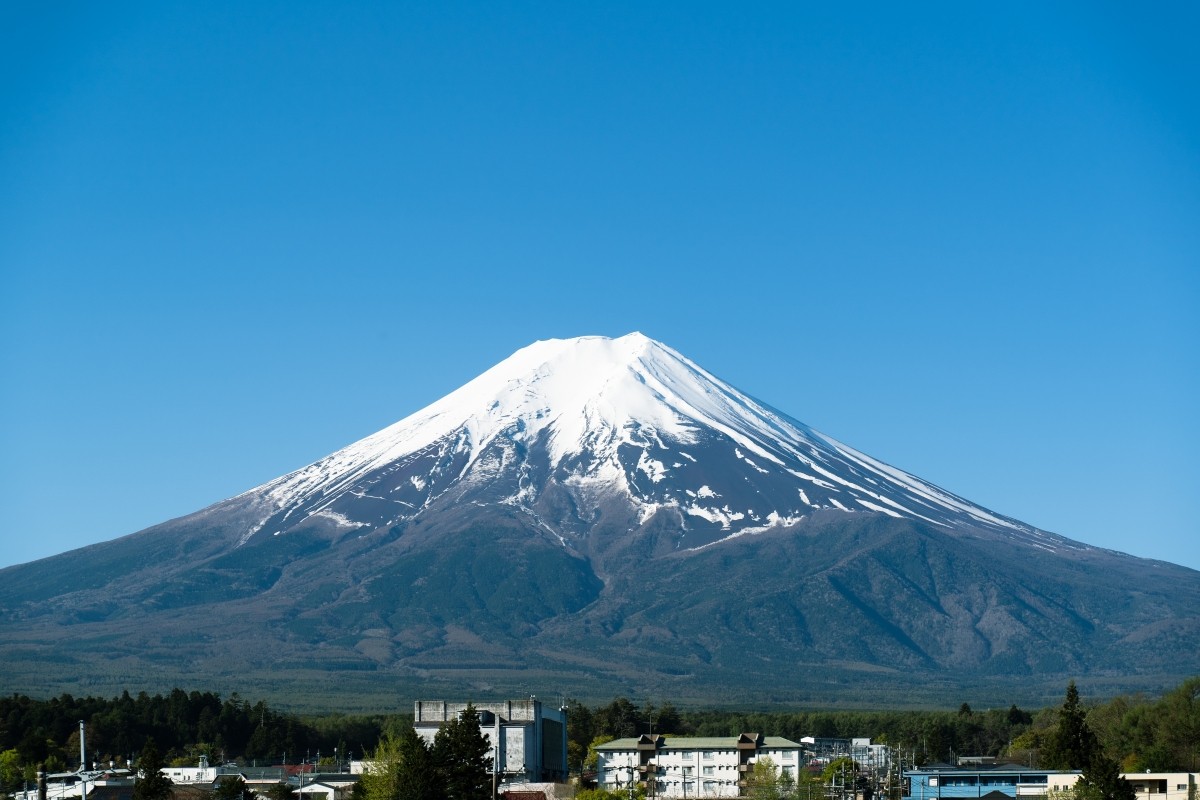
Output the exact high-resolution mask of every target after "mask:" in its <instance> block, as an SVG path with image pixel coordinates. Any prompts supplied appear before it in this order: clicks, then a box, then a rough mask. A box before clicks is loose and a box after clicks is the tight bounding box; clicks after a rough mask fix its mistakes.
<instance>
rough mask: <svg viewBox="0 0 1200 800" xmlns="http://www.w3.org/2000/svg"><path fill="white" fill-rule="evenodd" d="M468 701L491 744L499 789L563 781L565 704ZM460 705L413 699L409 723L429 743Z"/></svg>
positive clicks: (462, 708)
mask: <svg viewBox="0 0 1200 800" xmlns="http://www.w3.org/2000/svg"><path fill="white" fill-rule="evenodd" d="M472 705H474V707H475V710H476V711H478V712H479V729H480V732H481V733H483V735H484V736H485V737H486V738H487V740H488V744H489V745H490V747H491V750H490V751H489V753H488V755H489V757H491V759H492V768H493V772H494V778H495V782H496V784H497V786H498V787H499V788H500V789H503V788H505V787H516V786H521V785H527V784H540V783H556V782H565V781H566V780H567V710H566V708H555V707H552V706H546V705H545V704H543V703H542V702H541V701H540V700H538V699H537V698H535V697H531V698H529V699H528V700H517V701H507V702H503V703H473V704H472ZM466 708H467V704H466V703H447V702H445V701H444V700H433V701H430V700H418V701H417V702H416V703H415V704H414V706H413V727H414V728H415V729H416V731H417V734H418V735H420V736H421V738H422V739H424V740H425V741H426V742H428V743H430V744H432V743H433V739H434V737H435V736H437V732H438V731H439V730H440V729H441V727H442V726H443V725H445V724H446V723H447V722H450V721H451V720H454V719H457V718H458V717H459V715H461V714H462V712H463V711H465V710H466Z"/></svg>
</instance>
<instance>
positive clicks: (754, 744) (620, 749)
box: [596, 733, 804, 797]
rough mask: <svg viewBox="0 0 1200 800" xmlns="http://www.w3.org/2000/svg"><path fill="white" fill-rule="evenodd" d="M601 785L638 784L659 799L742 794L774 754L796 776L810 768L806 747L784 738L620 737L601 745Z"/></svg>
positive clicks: (755, 735)
mask: <svg viewBox="0 0 1200 800" xmlns="http://www.w3.org/2000/svg"><path fill="white" fill-rule="evenodd" d="M596 754H597V757H598V758H597V762H596V783H597V785H599V786H601V787H602V788H604V789H609V790H612V791H623V790H626V789H629V788H630V787H634V786H641V787H644V788H645V789H646V793H647V794H648V795H655V796H658V797H739V796H741V795H743V794H744V790H745V788H746V786H747V781H748V779H749V777H750V775H751V773H752V772H753V770H754V765H755V763H757V762H758V761H759V760H761V759H762V758H764V757H766V758H770V759H771V762H772V763H773V764H774V765H775V767H776V769H777V771H778V773H779V774H780V775H784V774H787V775H790V776H791V777H792V778H793V779H794V778H796V776H797V775H798V773H799V770H800V769H802V768H803V766H804V748H803V747H802V746H801V745H800V744H799V743H797V742H793V741H791V740H790V739H784V738H782V737H778V736H763V735H762V734H758V733H743V734H742V735H741V736H737V737H713V738H708V737H693V736H646V735H643V736H641V737H638V738H628V739H617V740H615V741H612V742H608V743H606V744H602V745H599V746H598V747H597V748H596Z"/></svg>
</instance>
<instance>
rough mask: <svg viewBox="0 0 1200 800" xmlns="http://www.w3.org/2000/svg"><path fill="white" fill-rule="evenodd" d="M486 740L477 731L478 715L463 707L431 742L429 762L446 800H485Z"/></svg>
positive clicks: (488, 791) (488, 785) (488, 780)
mask: <svg viewBox="0 0 1200 800" xmlns="http://www.w3.org/2000/svg"><path fill="white" fill-rule="evenodd" d="M489 749H490V747H489V745H488V740H487V739H486V738H485V737H484V735H483V732H482V731H481V730H480V728H479V712H478V711H476V710H475V706H474V705H471V704H470V703H468V704H467V708H466V710H464V711H463V712H462V714H461V715H459V717H458V719H454V720H451V721H450V722H447V723H446V724H445V725H443V726H442V729H441V730H439V731H438V732H437V736H436V737H434V740H433V760H434V762H435V763H436V764H437V767H438V773H439V778H440V779H441V790H442V797H444V798H446V800H489V798H490V797H491V796H492V774H491V773H492V759H490V758H489V757H488V750H489Z"/></svg>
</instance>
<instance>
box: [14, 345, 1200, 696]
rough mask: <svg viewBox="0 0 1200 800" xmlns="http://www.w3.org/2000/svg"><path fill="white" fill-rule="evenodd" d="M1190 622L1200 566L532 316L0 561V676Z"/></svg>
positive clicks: (512, 661) (1128, 674)
mask: <svg viewBox="0 0 1200 800" xmlns="http://www.w3.org/2000/svg"><path fill="white" fill-rule="evenodd" d="M1197 633H1200V573H1197V572H1195V571H1192V570H1188V569H1185V568H1183V567H1179V566H1175V565H1172V564H1168V563H1164V562H1156V561H1147V560H1143V559H1137V558H1133V557H1131V556H1127V555H1123V554H1120V553H1115V552H1113V551H1109V550H1104V549H1101V548H1095V547H1090V546H1088V545H1086V544H1083V543H1080V542H1076V541H1073V540H1071V539H1067V538H1065V537H1062V536H1058V535H1055V534H1052V533H1048V532H1046V531H1042V530H1039V529H1037V528H1035V527H1033V526H1031V525H1027V524H1025V523H1022V522H1020V521H1017V520H1015V519H1011V518H1008V517H1005V516H1003V515H1001V514H998V513H995V512H992V511H989V510H987V509H984V508H982V507H980V506H978V505H976V504H974V503H971V502H970V501H968V500H965V499H963V498H961V497H958V496H956V495H954V494H952V493H950V492H948V491H946V490H944V489H940V488H938V487H937V486H934V485H933V484H930V483H928V482H926V481H924V480H921V479H920V478H917V477H915V476H913V475H910V474H908V473H906V472H903V471H902V470H899V469H897V468H895V467H892V466H889V465H887V464H884V463H882V462H880V461H877V460H876V459H873V458H871V457H870V456H867V455H865V454H863V453H861V452H859V451H857V450H855V449H853V448H851V447H848V446H846V445H844V444H842V443H840V442H838V441H836V440H835V439H832V438H830V437H829V436H826V435H824V434H822V433H819V432H817V431H815V430H813V429H812V428H810V427H808V426H806V425H804V424H802V423H800V422H798V421H796V420H794V419H792V418H791V417H789V416H787V415H786V414H784V413H782V412H780V411H777V410H775V409H773V408H771V407H770V406H767V405H765V404H763V403H761V402H759V401H757V400H755V399H753V398H751V397H749V396H747V395H746V394H744V393H742V392H740V391H738V390H737V389H736V388H734V387H732V386H730V385H728V384H726V383H724V382H723V381H721V380H719V379H718V378H716V377H715V376H713V375H712V374H710V373H709V372H707V371H705V370H704V369H703V368H701V367H700V366H698V365H697V364H695V363H694V362H692V361H690V360H689V359H687V358H685V357H684V356H682V355H680V354H679V353H677V352H676V351H674V350H672V349H671V348H669V347H667V346H665V345H663V344H661V343H659V342H656V341H654V340H652V339H649V338H647V337H645V336H643V335H641V334H638V333H633V334H629V335H627V336H623V337H620V338H616V339H609V338H604V337H582V338H577V339H567V340H550V341H541V342H536V343H534V344H532V345H530V346H528V347H526V348H524V349H522V350H519V351H517V352H516V353H515V354H513V355H512V356H511V357H509V358H508V359H506V360H504V361H503V362H501V363H500V364H497V365H496V366H495V367H493V368H492V369H490V370H488V371H487V372H485V373H483V374H482V375H480V376H479V377H477V378H475V379H474V380H472V381H470V382H469V383H467V384H466V385H464V386H463V387H461V388H460V389H458V390H456V391H454V392H452V393H451V394H449V395H447V396H445V397H443V398H442V399H441V400H438V401H437V402H435V403H433V404H432V405H430V406H428V407H426V408H424V409H422V410H421V411H418V412H417V413H415V414H413V415H411V416H409V417H407V418H405V419H403V420H401V421H399V422H397V423H395V424H394V425H392V426H390V427H388V428H385V429H384V430H382V431H379V432H378V433H375V434H373V435H371V436H368V437H366V438H365V439H362V440H361V441H358V442H356V443H354V444H351V445H349V446H348V447H345V448H343V449H341V450H339V451H337V452H335V453H333V454H332V455H329V456H327V457H325V458H323V459H321V460H320V461H317V462H316V463H314V464H311V465H309V466H307V467H304V468H302V469H299V470H297V471H295V472H292V473H290V474H288V475H284V476H282V477H280V478H278V479H276V480H273V481H270V482H269V483H266V484H264V485H262V486H259V487H256V488H254V489H251V490H250V491H247V492H245V493H243V494H241V495H238V496H236V497H233V498H230V499H228V500H225V501H222V502H220V503H217V504H215V505H213V506H210V507H209V508H206V509H203V510H201V511H199V512H196V513H194V514H191V515H189V516H186V517H182V518H179V519H176V520H172V521H169V522H166V523H163V524H161V525H158V526H155V527H153V528H149V529H147V530H145V531H142V532H140V533H137V534H133V535H130V536H127V537H123V538H121V539H117V540H114V541H111V542H106V543H103V544H99V545H94V546H92V547H88V548H83V549H82V550H77V551H72V552H70V553H65V554H62V555H60V556H55V557H53V558H50V559H44V560H42V561H38V562H34V563H32V564H26V565H20V566H17V567H10V568H8V569H5V570H0V646H2V647H3V648H4V650H5V652H7V653H10V654H13V656H14V657H11V658H6V659H5V660H4V664H3V665H2V666H0V675H2V676H3V677H4V679H5V682H6V685H8V686H10V687H11V688H13V689H20V688H23V687H27V688H28V690H30V691H38V690H53V689H57V688H62V689H64V690H71V691H78V687H79V685H80V684H81V683H83V684H85V685H94V686H106V685H111V686H112V687H113V688H117V687H118V686H125V685H127V684H131V683H133V684H135V685H144V684H145V682H146V681H148V680H149V681H157V682H161V683H164V684H171V685H175V684H178V683H180V682H185V681H190V682H195V681H204V682H206V685H207V686H211V685H218V686H220V685H226V684H227V685H229V686H231V687H233V688H242V690H246V689H248V688H252V687H253V688H256V689H257V690H259V691H264V690H265V691H267V692H269V693H270V692H273V693H276V694H278V693H291V694H294V693H295V692H297V691H304V692H316V693H318V694H320V695H321V696H327V695H330V694H346V693H353V694H354V695H355V696H357V697H378V696H379V695H380V693H385V694H386V693H387V692H394V691H405V690H407V691H411V692H413V693H420V692H428V691H430V690H431V689H430V688H429V687H428V684H430V683H434V684H441V686H442V690H444V691H448V692H449V691H457V692H463V691H470V692H475V693H480V692H490V691H525V690H528V689H536V688H538V687H547V686H548V688H550V689H551V690H556V691H563V692H569V693H571V694H574V695H576V696H580V697H598V698H603V697H604V696H611V695H612V694H614V693H617V692H625V693H629V694H633V695H635V696H644V695H645V694H646V693H652V694H655V695H656V696H666V697H668V698H673V699H678V700H681V701H684V702H687V701H689V700H699V699H702V698H707V697H711V696H712V694H713V692H715V691H720V692H721V693H722V695H721V696H722V697H724V698H727V699H728V698H740V699H744V700H761V699H763V698H767V697H772V698H777V699H778V698H782V699H791V700H795V701H803V702H810V703H820V702H828V703H832V702H842V701H847V699H848V698H854V699H856V700H858V701H864V700H867V699H869V698H871V697H876V698H880V701H881V702H893V703H895V702H896V698H897V693H898V692H903V693H904V694H903V696H904V697H906V698H908V699H909V700H911V701H912V702H930V701H934V702H936V701H937V700H938V699H939V698H940V699H941V700H942V701H944V702H951V701H954V700H956V699H958V696H959V695H960V694H963V693H973V694H972V701H973V702H979V701H982V700H987V699H990V698H995V700H996V702H1009V701H1010V700H1011V699H1013V698H1015V697H1022V698H1025V699H1026V700H1028V699H1030V698H1031V697H1032V698H1033V699H1035V700H1036V699H1040V698H1042V697H1055V696H1057V694H1059V693H1060V692H1061V686H1062V685H1063V684H1064V683H1065V681H1066V679H1067V678H1072V677H1073V678H1077V679H1079V680H1081V681H1082V682H1084V683H1087V682H1088V681H1091V682H1093V683H1094V684H1096V685H1097V686H1098V687H1112V688H1117V689H1125V688H1149V687H1155V686H1159V685H1168V684H1170V683H1171V682H1172V681H1174V680H1176V679H1177V678H1179V677H1181V676H1186V675H1188V674H1194V673H1195V672H1196V671H1198V670H1200V654H1198V652H1197V649H1196V648H1195V647H1194V646H1191V645H1194V642H1195V640H1196V635H1197ZM1189 643H1191V645H1189ZM331 673H333V674H336V675H337V676H338V679H337V680H336V681H329V680H328V676H329V675H330V674H331ZM945 692H951V693H953V696H944V693H945Z"/></svg>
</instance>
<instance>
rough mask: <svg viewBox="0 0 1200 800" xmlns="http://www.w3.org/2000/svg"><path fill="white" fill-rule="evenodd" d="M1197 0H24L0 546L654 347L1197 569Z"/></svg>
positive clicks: (280, 468)
mask: <svg viewBox="0 0 1200 800" xmlns="http://www.w3.org/2000/svg"><path fill="white" fill-rule="evenodd" d="M1197 9H1200V6H1197V5H1196V4H1195V3H1178V4H1173V3H1155V4H1150V5H1144V4H1143V5H1142V6H1139V7H1134V5H1131V4H1116V3H1112V4H1110V3H1102V2H1081V3H994V4H988V3H961V2H952V3H951V2H947V3H920V4H912V3H891V4H877V3H859V4H842V3H830V4H823V5H808V4H800V3H779V4H741V3H737V4H735V3H727V4H708V3H699V2H689V3H677V4H676V3H645V2H636V3H627V4H614V3H604V4H599V3H573V4H572V3H557V2H545V3H509V2H489V3H479V4H463V3H446V2H436V3H435V2H431V3H416V2H410V3H400V4H378V5H375V4H333V3H322V4H309V3H302V2H288V3H241V2H238V3H232V2H230V3H222V2H203V3H171V2H152V3H143V4H139V3H118V4H108V3H82V2H80V3H63V4H58V3H53V4H52V3H41V2H29V3H23V2H17V3H5V4H3V6H2V7H0V342H2V346H3V349H2V352H0V359H2V360H0V374H2V376H3V391H2V392H0V509H2V512H0V520H2V522H0V525H2V530H3V542H4V547H3V548H2V549H0V564H11V563H18V562H24V561H29V560H33V559H36V558H40V557H43V556H48V555H52V554H55V553H59V552H62V551H65V550H68V549H71V548H75V547H79V546H82V545H85V544H89V543H93V542H97V541H102V540H105V539H110V538H114V537H116V536H119V535H123V534H127V533H131V532H133V531H136V530H138V529H140V528H143V527H146V526H149V525H152V524H154V523H157V522H161V521H163V520H165V519H168V518H170V517H173V516H179V515H182V514H185V513H188V512H191V511H195V510H198V509H199V508H201V507H203V506H205V505H207V504H209V503H212V502H215V501H217V500H220V499H222V498H225V497H227V496H230V495H233V494H236V493H238V492H241V491H243V490H245V489H248V488H251V487H253V486H255V485H257V484H259V483H262V482H264V481H267V480H269V479H271V478H274V477H276V476H278V475H281V474H283V473H285V472H288V471H290V470H293V469H296V468H298V467H300V466H303V465H304V464H306V463H308V462H310V461H313V460H315V459H317V458H319V457H321V456H323V455H325V454H327V453H329V452H331V451H333V450H335V449H337V448H339V447H341V446H343V445H345V444H348V443H350V442H351V441H354V440H355V439H358V438H360V437H362V436H365V435H367V434H369V433H372V432H374V431H375V430H377V429H379V428H382V427H384V426H385V425H387V424H389V423H391V422H394V421H396V420H398V419H400V418H401V417H404V416H406V415H407V414H409V413H411V412H413V411H415V410H417V409H419V408H421V407H422V406H424V405H426V404H427V403H429V402H432V401H433V400H435V399H437V398H438V397H440V396H441V395H443V394H445V393H446V392H448V391H450V390H452V389H454V388H456V387H457V386H458V385H460V384H462V383H463V382H465V381H466V380H468V379H470V378H471V377H473V376H474V375H476V374H477V373H479V372H481V371H482V370H484V369H485V368H487V367H488V366H490V365H492V364H493V363H495V362H497V361H499V360H501V359H502V358H504V357H506V356H507V355H509V354H510V353H511V352H512V351H514V350H516V349H517V348H519V347H522V346H524V345H526V344H528V343H530V342H532V341H534V340H536V339H542V338H548V337H567V336H575V335H581V334H606V335H621V334H624V333H627V332H629V331H632V330H641V331H642V332H644V333H646V334H647V335H649V336H652V337H654V338H657V339H659V340H661V341H663V342H665V343H667V344H669V345H671V346H672V347H674V348H676V349H677V350H679V351H681V352H682V353H684V354H685V355H687V356H689V357H690V358H692V359H693V360H695V361H697V362H699V363H700V364H701V365H703V366H705V367H706V368H708V369H709V370H711V371H713V372H714V373H716V374H717V375H719V376H720V377H722V378H724V379H726V380H728V381H729V382H731V383H733V384H734V385H736V386H738V387H739V388H741V389H743V390H744V391H747V392H749V393H750V394H752V395H754V396H756V397H758V398H759V399H761V400H763V401H765V402H767V403H769V404H771V405H773V406H775V407H777V408H779V409H781V410H783V411H785V412H787V413H789V414H791V415H792V416H794V417H796V418H797V419H799V420H801V421H803V422H806V423H808V424H810V425H812V426H814V427H816V428H817V429H819V430H821V431H823V432H825V433H828V434H830V435H832V436H834V437H836V438H838V439H841V440H842V441H844V442H846V443H847V444H850V445H852V446H854V447H856V448H858V449H860V450H863V451H865V452H867V453H870V454H871V455H873V456H875V457H877V458H881V459H883V460H885V461H888V462H889V463H892V464H894V465H895V466H898V467H900V468H902V469H905V470H907V471H909V472H913V473H915V474H917V475H920V476H921V477H924V478H926V479H928V480H932V481H934V482H935V483H938V484H940V485H941V486H943V487H945V488H947V489H949V490H951V491H954V492H956V493H958V494H961V495H963V496H965V497H968V498H970V499H971V500H974V501H975V502H978V503H980V504H982V505H985V506H987V507H989V508H991V509H993V510H995V511H998V512H1001V513H1004V514H1008V515H1010V516H1014V517H1017V518H1020V519H1022V520H1025V521H1027V522H1029V523H1031V524H1034V525H1037V526H1039V527H1042V528H1045V529H1048V530H1051V531H1054V532H1057V533H1061V534H1064V535H1066V536H1070V537H1072V538H1076V539H1080V540H1082V541H1085V542H1089V543H1092V544H1096V545H1101V546H1105V547H1111V548H1115V549H1119V550H1123V551H1126V552H1130V553H1133V554H1136V555H1139V556H1146V557H1153V558H1161V559H1166V560H1170V561H1174V562H1177V563H1181V564H1185V565H1187V566H1190V567H1193V568H1200V530H1198V527H1200V526H1198V524H1197V520H1198V519H1200V488H1198V487H1200V470H1198V469H1197V466H1196V458H1195V454H1196V452H1197V450H1198V446H1200V435H1198V424H1197V410H1198V409H1200V391H1198V387H1197V385H1198V382H1200V347H1198V343H1200V324H1198V320H1200V62H1198V57H1197V50H1196V47H1195V36H1196V31H1197V30H1200V11H1198V10H1197Z"/></svg>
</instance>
